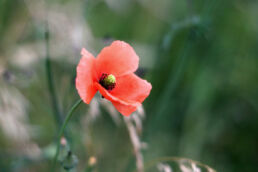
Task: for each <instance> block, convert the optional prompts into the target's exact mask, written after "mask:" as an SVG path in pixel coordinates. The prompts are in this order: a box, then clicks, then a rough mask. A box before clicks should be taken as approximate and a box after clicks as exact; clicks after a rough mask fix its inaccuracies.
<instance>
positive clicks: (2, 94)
mask: <svg viewBox="0 0 258 172" xmlns="http://www.w3.org/2000/svg"><path fill="white" fill-rule="evenodd" d="M0 87H1V89H0V101H1V104H0V123H1V128H2V129H3V131H4V133H5V134H6V136H7V137H9V138H10V139H12V140H14V141H17V142H26V141H28V140H29V139H30V135H29V133H30V128H29V127H28V125H27V124H26V123H27V115H26V106H27V105H28V102H27V101H26V99H25V98H24V97H23V95H22V94H20V92H19V91H18V90H16V89H15V88H13V87H6V86H5V85H4V84H1V85H0Z"/></svg>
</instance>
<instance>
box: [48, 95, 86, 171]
mask: <svg viewBox="0 0 258 172" xmlns="http://www.w3.org/2000/svg"><path fill="white" fill-rule="evenodd" d="M81 102H82V100H81V99H80V100H78V101H77V102H76V103H75V104H74V105H73V106H72V108H71V109H70V111H69V112H68V114H67V116H66V117H65V120H64V122H63V125H62V126H61V129H60V132H59V135H58V140H57V148H56V154H55V157H54V161H53V166H52V170H51V171H52V172H54V171H55V167H56V162H57V157H58V154H59V150H60V140H61V138H62V136H63V134H64V130H65V127H66V125H67V124H68V122H69V120H70V119H71V117H72V115H73V112H74V111H75V110H76V108H77V107H78V106H79V105H80V104H81Z"/></svg>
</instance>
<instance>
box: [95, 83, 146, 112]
mask: <svg viewBox="0 0 258 172" xmlns="http://www.w3.org/2000/svg"><path fill="white" fill-rule="evenodd" d="M95 86H96V88H97V89H98V90H99V92H100V94H101V95H102V96H103V97H104V98H106V99H107V100H109V101H111V102H112V104H113V105H114V106H115V108H116V109H117V110H118V111H119V112H120V113H121V114H122V115H125V116H129V115H130V114H131V113H132V112H134V111H136V109H137V107H138V106H140V105H141V104H140V103H139V102H133V101H125V100H121V99H119V98H118V97H115V96H113V95H112V94H110V92H109V91H107V90H106V89H105V88H103V87H102V86H101V85H100V84H99V83H95Z"/></svg>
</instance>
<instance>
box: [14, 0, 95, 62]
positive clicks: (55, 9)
mask: <svg viewBox="0 0 258 172" xmlns="http://www.w3.org/2000/svg"><path fill="white" fill-rule="evenodd" d="M24 2H25V4H26V7H27V8H28V11H29V13H30V17H31V18H32V20H31V21H32V22H33V24H34V26H35V27H36V29H37V30H38V31H40V32H42V35H43V34H44V32H45V31H46V25H45V24H46V19H47V23H48V28H49V33H50V42H49V44H50V56H51V58H62V59H64V57H66V58H67V59H66V60H68V61H69V62H71V63H77V61H78V59H79V58H80V50H81V48H82V47H85V48H87V50H89V51H91V52H94V51H93V50H92V49H91V47H90V45H89V42H92V41H93V37H92V33H91V31H90V29H89V27H88V25H87V23H86V21H85V19H84V12H83V10H84V9H83V7H84V5H83V4H82V3H83V2H82V1H71V2H66V3H63V4H61V5H60V3H55V2H51V3H50V4H47V5H46V3H45V2H44V0H37V1H34V0H24ZM33 43H34V44H40V45H41V47H40V48H39V49H37V50H35V47H34V46H31V47H29V48H30V50H29V49H28V47H26V49H25V50H22V48H24V47H20V48H19V51H18V52H21V51H22V52H33V53H36V56H35V55H34V54H33V56H30V57H33V58H34V60H35V59H36V60H39V57H45V55H46V54H45V47H44V46H45V45H44V39H41V40H39V41H36V42H35V41H34V42H33ZM15 55H16V54H13V58H14V60H13V61H15V60H16V58H18V57H17V56H15ZM20 59H21V60H20V61H23V63H27V64H30V63H29V62H24V61H27V60H28V61H30V60H31V58H27V59H26V58H20Z"/></svg>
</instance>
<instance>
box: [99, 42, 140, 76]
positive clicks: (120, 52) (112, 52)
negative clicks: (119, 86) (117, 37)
mask: <svg viewBox="0 0 258 172" xmlns="http://www.w3.org/2000/svg"><path fill="white" fill-rule="evenodd" d="M96 61H97V63H96V67H97V70H98V72H99V75H101V74H102V73H108V74H113V75H115V76H121V75H124V74H128V73H132V72H134V71H136V69H137V68H138V64H139V57H138V55H137V54H136V53H135V51H134V49H133V48H132V47H131V46H130V45H129V44H127V43H125V42H123V41H114V42H113V43H112V44H111V45H110V46H108V47H105V48H103V49H102V51H101V52H100V54H99V55H98V57H97V59H96Z"/></svg>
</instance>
